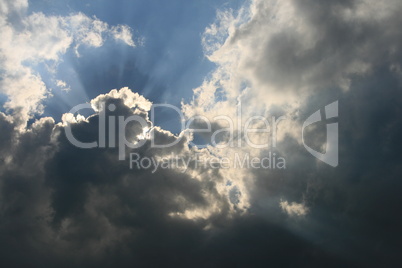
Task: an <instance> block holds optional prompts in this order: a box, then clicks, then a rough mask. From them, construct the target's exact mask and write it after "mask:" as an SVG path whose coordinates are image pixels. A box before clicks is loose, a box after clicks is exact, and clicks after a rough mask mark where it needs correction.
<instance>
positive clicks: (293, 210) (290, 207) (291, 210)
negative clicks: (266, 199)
mask: <svg viewBox="0 0 402 268" xmlns="http://www.w3.org/2000/svg"><path fill="white" fill-rule="evenodd" d="M279 206H280V207H281V209H282V210H283V211H284V212H286V214H288V215H289V216H305V215H307V213H308V211H309V209H308V208H307V207H306V206H305V205H304V204H298V203H295V202H292V203H289V202H288V201H281V202H280V203H279Z"/></svg>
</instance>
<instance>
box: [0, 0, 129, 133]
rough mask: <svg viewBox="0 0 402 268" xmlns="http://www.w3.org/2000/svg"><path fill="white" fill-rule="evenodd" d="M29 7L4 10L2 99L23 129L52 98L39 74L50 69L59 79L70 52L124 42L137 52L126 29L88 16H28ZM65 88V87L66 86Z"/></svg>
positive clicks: (9, 5) (8, 5)
mask: <svg viewBox="0 0 402 268" xmlns="http://www.w3.org/2000/svg"><path fill="white" fill-rule="evenodd" d="M27 9H28V1H27V0H25V1H24V0H19V1H12V2H10V1H5V2H4V1H2V3H1V10H0V31H1V33H2V37H3V38H2V39H1V42H0V58H1V66H2V67H1V81H0V88H1V93H2V94H5V95H6V96H7V98H8V101H7V102H6V104H5V108H7V109H9V110H10V111H12V112H13V113H14V115H15V120H16V121H18V122H19V123H18V125H21V127H25V124H26V122H27V121H28V119H29V118H31V117H32V116H33V115H35V114H41V113H42V112H43V105H42V104H41V102H42V100H43V99H45V98H46V97H48V96H49V95H51V90H50V88H49V87H48V86H47V85H46V84H45V83H44V81H43V79H42V77H41V73H40V72H39V71H38V66H39V65H40V64H45V66H46V68H47V70H48V73H50V74H52V73H55V71H56V69H57V66H58V64H59V63H60V62H61V61H62V60H63V55H64V54H65V53H66V52H67V50H68V49H71V48H74V49H75V53H76V54H77V56H79V47H80V46H88V47H94V48H96V47H100V46H102V45H103V43H104V42H105V40H106V39H108V38H111V39H115V40H120V41H122V42H124V43H126V44H127V45H129V46H133V47H134V46H135V44H134V42H133V40H132V34H131V30H130V28H129V27H128V26H126V25H117V26H109V25H108V24H107V23H105V22H102V21H100V20H99V19H97V18H96V17H94V18H90V17H88V16H86V15H85V14H83V13H76V14H71V15H69V16H66V17H62V16H47V15H44V14H43V13H32V14H27ZM63 87H64V88H66V85H63Z"/></svg>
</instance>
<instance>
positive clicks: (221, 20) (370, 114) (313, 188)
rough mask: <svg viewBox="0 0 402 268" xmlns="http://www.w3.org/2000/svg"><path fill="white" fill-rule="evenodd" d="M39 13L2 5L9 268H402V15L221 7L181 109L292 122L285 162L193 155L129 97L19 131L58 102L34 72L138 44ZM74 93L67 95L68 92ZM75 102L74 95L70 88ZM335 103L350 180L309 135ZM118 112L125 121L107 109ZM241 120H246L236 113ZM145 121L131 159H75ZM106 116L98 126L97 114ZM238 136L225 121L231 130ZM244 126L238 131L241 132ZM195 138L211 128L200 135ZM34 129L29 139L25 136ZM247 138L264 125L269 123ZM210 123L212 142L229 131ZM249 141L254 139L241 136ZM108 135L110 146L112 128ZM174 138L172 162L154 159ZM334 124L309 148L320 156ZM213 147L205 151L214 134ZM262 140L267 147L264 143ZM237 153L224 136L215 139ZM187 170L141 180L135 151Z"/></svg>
mask: <svg viewBox="0 0 402 268" xmlns="http://www.w3.org/2000/svg"><path fill="white" fill-rule="evenodd" d="M26 8H27V2H26V1H14V2H13V3H8V2H7V3H3V2H2V3H1V4H0V14H1V16H0V29H1V31H2V33H3V36H5V37H6V38H3V39H2V41H0V47H1V53H2V57H1V61H2V68H3V71H2V73H1V75H2V80H1V82H0V83H1V84H0V88H1V91H2V92H3V93H4V94H6V95H7V96H8V98H9V100H8V102H7V103H6V104H5V108H7V109H8V110H7V111H6V112H4V113H0V135H1V139H0V215H1V216H0V217H1V219H2V220H1V222H0V241H1V242H0V245H1V247H2V250H1V251H0V260H1V261H0V263H2V264H4V265H5V266H17V265H18V266H26V267H38V266H43V265H44V264H45V265H46V266H49V267H53V266H54V267H56V266H57V267H64V266H66V267H71V266H77V267H88V266H90V267H92V266H94V267H95V266H97V267H112V266H113V267H132V266H133V265H135V266H140V267H141V266H162V265H168V266H179V267H187V266H193V267H208V266H217V267H221V266H223V267H226V266H236V265H237V266H253V267H267V266H273V267H279V266H280V267H294V266H298V267H322V266H325V267H378V266H379V265H382V266H395V267H396V266H397V265H398V263H401V260H400V256H399V252H400V245H399V243H400V241H401V240H402V237H401V232H400V226H402V217H401V216H400V204H401V202H402V197H401V195H400V193H399V190H400V189H401V187H402V182H401V181H400V180H399V179H400V174H401V172H402V170H401V168H402V167H401V164H400V163H401V158H402V154H401V151H399V148H402V144H401V141H400V137H401V134H402V122H401V119H400V118H402V111H401V109H400V107H402V103H401V102H402V91H401V81H402V80H401V78H402V77H401V74H402V72H401V53H402V50H401V46H400V43H401V40H402V38H401V33H400V31H399V28H398V27H399V25H400V24H401V23H400V20H401V19H400V16H399V14H400V12H401V11H402V6H401V4H400V1H387V2H378V1H377V2H375V1H368V0H359V1H358V0H342V1H341V0H339V1H326V2H317V1H304V2H303V3H301V2H300V1H296V0H286V1H259V0H255V1H251V3H249V4H246V5H244V6H243V7H242V8H241V9H240V10H236V11H233V10H226V11H219V12H218V16H217V21H216V22H215V23H213V24H211V25H210V26H209V27H207V28H206V30H205V33H204V35H203V44H204V47H205V54H206V56H207V58H208V59H209V60H210V61H212V62H213V63H215V64H216V69H215V70H214V71H213V72H212V73H211V74H210V76H209V77H206V78H205V81H204V83H203V84H202V85H201V86H200V87H199V88H196V89H195V90H194V98H193V100H192V101H191V102H190V103H183V107H182V111H183V113H184V114H185V115H186V117H187V118H190V117H192V116H195V115H198V116H203V117H204V118H209V119H212V118H213V117H215V116H227V117H229V118H237V115H238V113H239V111H240V113H241V114H242V116H244V118H249V117H251V116H264V117H265V118H272V117H273V116H274V117H276V118H278V117H279V116H284V118H285V119H284V120H282V122H281V123H280V124H279V125H278V133H277V134H278V135H277V144H276V146H275V147H274V148H273V151H272V152H271V151H269V150H266V149H257V148H251V147H248V146H243V147H239V146H237V147H226V148H219V146H215V147H214V146H209V147H207V148H202V149H201V148H197V147H196V146H190V142H191V141H194V139H195V137H194V136H192V135H188V136H186V135H185V131H184V132H182V133H179V134H178V135H174V134H172V133H171V132H169V131H167V130H164V129H162V128H160V127H158V126H154V122H152V121H151V120H150V113H151V108H152V102H151V101H150V100H148V99H146V98H145V97H143V96H141V95H140V94H138V93H136V92H133V91H132V90H130V89H129V88H122V89H114V90H111V91H110V92H108V93H106V94H102V95H99V96H98V97H96V98H95V99H93V100H92V101H91V103H90V104H91V106H92V108H93V110H94V112H93V114H92V115H91V116H89V117H84V116H82V115H77V114H65V115H64V116H63V122H60V123H56V122H55V120H54V119H53V118H41V119H38V120H36V121H35V122H34V123H33V124H32V125H30V126H27V127H26V125H25V123H26V121H27V120H28V119H29V118H30V116H31V115H32V114H33V113H38V112H40V110H41V107H40V103H41V100H42V99H43V98H45V97H46V94H48V93H47V92H48V90H47V88H46V86H45V84H44V82H43V81H42V79H41V77H40V76H39V74H37V73H35V71H34V68H33V66H35V65H36V64H38V63H43V62H46V63H50V62H51V63H52V64H53V63H54V66H57V63H58V62H60V61H61V60H62V55H63V54H64V53H66V51H67V50H68V49H71V48H75V49H76V51H79V46H90V47H99V46H101V45H102V44H103V42H104V40H105V39H106V38H112V39H119V40H122V41H123V42H124V43H126V44H127V45H129V46H134V45H135V44H134V42H133V41H132V36H131V31H130V29H129V28H128V27H127V26H122V25H120V26H109V25H107V24H106V23H104V22H101V21H99V20H98V19H96V18H89V17H87V16H86V15H84V14H81V13H78V14H73V15H70V16H68V17H57V16H45V15H43V14H41V13H34V14H30V15H27V14H26V11H25V10H26ZM57 83H59V84H60V85H61V86H62V87H63V88H65V87H66V86H67V85H65V83H64V82H63V81H59V82H57ZM71 90H74V89H73V88H71ZM334 101H338V102H339V118H338V124H339V166H338V167H337V168H333V167H330V166H328V165H326V164H325V163H322V162H320V161H318V160H317V159H315V158H314V157H313V156H311V155H310V154H309V153H308V152H307V151H306V150H305V148H304V147H303V144H302V142H301V127H302V125H303V122H304V120H306V119H307V118H308V116H309V115H311V114H312V113H313V112H315V111H317V110H319V109H320V108H323V107H325V106H326V105H328V104H329V103H332V102H334ZM109 107H113V109H109ZM240 107H241V110H240ZM133 115H135V116H137V117H138V118H141V119H142V120H143V121H144V122H145V123H146V125H147V126H146V127H144V126H143V125H141V124H139V123H138V122H136V121H132V122H130V123H129V124H127V127H126V129H125V131H126V132H125V133H124V134H125V137H126V138H127V139H130V140H131V141H137V142H142V143H143V146H141V147H139V148H125V155H126V156H127V158H126V160H124V161H120V160H119V158H118V157H119V148H116V147H114V148H109V147H106V148H102V146H100V147H96V148H92V149H80V148H77V147H75V146H74V145H72V144H71V142H70V141H69V140H68V138H67V136H66V130H68V129H71V131H72V133H73V134H74V136H75V137H77V139H79V140H80V141H82V142H92V141H99V140H98V139H99V130H100V129H102V121H101V120H103V119H104V118H106V121H105V122H106V123H105V125H104V127H105V130H108V131H109V130H110V129H111V130H114V129H115V128H116V125H115V122H113V120H112V119H111V118H118V117H119V116H120V117H121V118H123V119H127V118H129V117H130V116H133ZM102 116H104V117H102ZM226 123H227V122H226ZM243 123H244V122H243ZM194 125H196V126H197V125H198V126H202V121H196V122H195V123H194ZM21 126H23V127H21ZM253 126H255V127H261V125H259V124H258V123H255V124H254V125H253ZM227 127H228V125H227V124H225V120H216V121H215V122H214V123H213V125H212V128H213V129H214V130H219V129H223V128H227ZM233 128H234V130H235V131H236V133H237V134H236V135H237V136H236V137H235V138H237V140H241V141H242V142H243V143H244V142H245V138H244V132H243V129H242V125H240V124H238V122H235V124H234V125H233ZM108 131H106V137H105V139H106V140H107V141H108V142H110V138H111V132H108ZM148 132H152V135H153V137H154V138H155V139H156V141H157V142H158V144H164V143H170V142H172V141H178V142H177V143H176V144H175V145H174V146H171V147H169V148H155V147H152V146H151V140H150V139H149V138H148V136H147V135H148ZM325 134H326V125H325V123H324V122H323V123H322V124H317V125H316V126H315V127H313V128H310V129H308V130H307V133H306V135H307V136H308V137H307V138H306V142H307V143H308V144H309V146H312V147H314V148H316V149H317V150H321V149H324V150H325V137H326V136H325ZM203 137H204V138H210V136H208V135H204V136H203ZM266 138H267V137H266V135H265V134H261V133H256V134H255V135H254V136H253V140H254V141H255V142H258V143H261V142H264V141H266ZM220 141H221V142H222V143H225V142H229V141H230V136H229V135H222V136H221V137H220ZM273 152H274V153H275V154H277V155H278V156H282V157H284V158H285V159H286V169H285V170H280V169H257V168H246V169H236V168H233V167H232V168H227V169H223V168H221V169H219V168H210V167H197V166H196V161H195V160H194V159H195V156H196V155H201V156H204V157H217V158H222V157H229V158H231V159H234V158H235V155H236V154H237V155H238V154H240V155H246V154H247V155H250V156H251V157H267V156H269V154H270V153H273ZM130 153H136V154H138V155H141V156H142V157H146V158H149V159H162V158H167V159H171V158H172V157H173V156H175V157H180V158H181V159H184V161H188V163H189V169H188V170H186V171H185V172H183V170H182V169H180V168H177V167H176V168H169V169H158V170H156V171H155V172H153V171H152V170H151V169H135V168H134V169H130V165H129V160H128V159H129V155H130Z"/></svg>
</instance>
